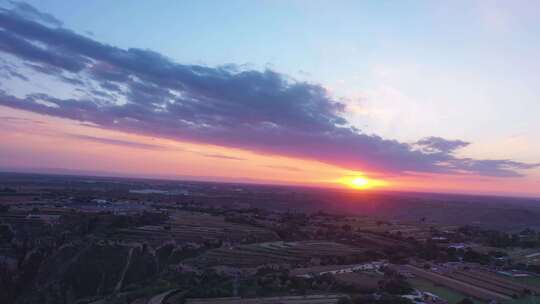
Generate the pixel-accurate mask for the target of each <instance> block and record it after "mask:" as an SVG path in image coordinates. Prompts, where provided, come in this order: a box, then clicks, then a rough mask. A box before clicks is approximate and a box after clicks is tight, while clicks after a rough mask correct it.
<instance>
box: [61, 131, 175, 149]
mask: <svg viewBox="0 0 540 304" xmlns="http://www.w3.org/2000/svg"><path fill="white" fill-rule="evenodd" d="M65 136H66V137H69V138H74V139H79V140H84V141H90V142H95V143H100V144H105V145H114V146H122V147H128V148H137V149H147V150H169V149H170V148H168V147H165V146H161V145H153V144H147V143H141V142H135V141H129V140H122V139H113V138H106V137H97V136H90V135H82V134H65Z"/></svg>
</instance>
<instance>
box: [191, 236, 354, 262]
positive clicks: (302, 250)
mask: <svg viewBox="0 0 540 304" xmlns="http://www.w3.org/2000/svg"><path fill="white" fill-rule="evenodd" d="M364 251H365V250H364V249H362V248H356V247H351V246H348V245H344V244H339V243H334V242H327V241H301V242H270V243H259V244H250V245H242V246H236V247H232V248H219V249H214V250H210V251H208V252H206V253H205V254H203V255H202V256H200V257H198V258H197V260H196V261H195V263H196V264H199V265H205V266H211V265H228V266H237V267H255V266H259V265H261V264H278V263H293V264H294V263H297V262H302V261H307V260H309V259H310V258H318V257H319V258H320V257H328V256H347V255H353V254H361V253H363V252H364Z"/></svg>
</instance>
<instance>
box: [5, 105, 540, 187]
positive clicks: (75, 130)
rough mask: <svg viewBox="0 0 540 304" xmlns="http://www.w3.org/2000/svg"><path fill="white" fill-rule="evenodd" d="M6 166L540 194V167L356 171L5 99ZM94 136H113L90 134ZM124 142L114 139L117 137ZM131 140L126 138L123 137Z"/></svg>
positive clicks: (154, 176) (210, 178)
mask: <svg viewBox="0 0 540 304" xmlns="http://www.w3.org/2000/svg"><path fill="white" fill-rule="evenodd" d="M0 113H1V116H3V117H4V119H0V138H1V139H2V145H1V148H0V169H2V168H4V169H10V168H38V169H39V168H52V169H55V168H61V169H70V170H76V171H81V172H90V173H92V172H98V173H99V172H103V173H104V174H105V173H107V174H109V175H112V176H115V175H122V176H133V177H147V178H167V179H180V180H182V179H187V180H192V179H193V180H206V181H218V182H219V181H221V182H248V183H262V184H282V185H283V184H286V185H303V186H316V187H319V186H320V187H331V188H340V189H349V190H353V191H355V190H357V191H372V190H374V191H376V190H399V191H425V192H459V193H483V194H513V193H515V194H520V195H528V196H539V195H540V192H539V190H538V189H540V169H536V170H535V171H533V172H531V173H530V174H529V176H527V177H520V178H496V177H482V176H476V175H463V174H462V175H448V174H447V175H444V174H433V173H432V174H429V173H414V174H391V173H389V172H379V171H356V170H351V169H347V168H342V167H337V166H333V165H331V164H326V163H321V162H317V161H313V160H309V159H301V158H293V157H285V156H276V155H269V154H258V153H255V152H250V151H246V150H242V149H235V148H227V147H220V146H213V145H204V144H197V143H189V142H180V141H174V140H168V139H163V138H154V137H149V136H142V135H135V134H127V133H122V132H119V131H112V130H104V129H99V128H95V127H90V126H88V125H83V124H80V123H78V122H74V121H71V120H67V119H60V118H54V117H50V116H45V115H39V114H34V113H30V112H25V111H21V110H13V109H9V108H5V107H0ZM92 138H98V139H99V138H102V139H108V140H109V141H106V140H105V141H102V142H99V141H95V140H94V141H92V140H89V139H92ZM115 142H116V143H119V144H114V143H115ZM122 142H126V143H127V144H126V145H122V144H121V143H122Z"/></svg>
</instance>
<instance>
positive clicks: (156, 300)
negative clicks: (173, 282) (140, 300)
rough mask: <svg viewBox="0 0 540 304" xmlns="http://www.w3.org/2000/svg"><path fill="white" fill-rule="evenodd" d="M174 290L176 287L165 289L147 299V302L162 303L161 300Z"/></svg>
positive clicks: (150, 303)
mask: <svg viewBox="0 0 540 304" xmlns="http://www.w3.org/2000/svg"><path fill="white" fill-rule="evenodd" d="M176 291H178V289H171V290H169V291H165V292H163V293H160V294H158V295H155V296H153V297H152V298H150V300H148V302H147V304H162V303H163V300H165V298H167V296H169V295H170V294H172V293H173V292H176Z"/></svg>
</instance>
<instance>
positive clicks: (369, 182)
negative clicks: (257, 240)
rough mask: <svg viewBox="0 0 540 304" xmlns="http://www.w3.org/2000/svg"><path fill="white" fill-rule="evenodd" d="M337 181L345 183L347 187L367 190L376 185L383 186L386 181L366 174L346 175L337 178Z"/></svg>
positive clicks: (376, 186)
mask: <svg viewBox="0 0 540 304" xmlns="http://www.w3.org/2000/svg"><path fill="white" fill-rule="evenodd" d="M339 183H341V184H342V185H345V186H346V187H348V188H352V189H357V190H367V189H373V188H378V187H384V186H386V185H387V184H388V183H387V182H385V181H382V180H376V179H371V178H368V177H366V176H359V175H356V176H348V177H343V178H341V179H339Z"/></svg>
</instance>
